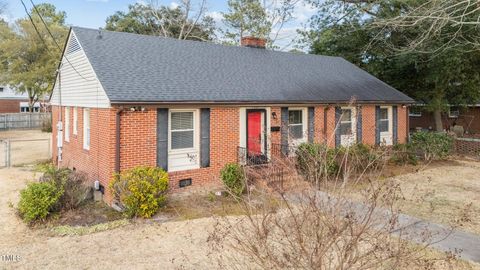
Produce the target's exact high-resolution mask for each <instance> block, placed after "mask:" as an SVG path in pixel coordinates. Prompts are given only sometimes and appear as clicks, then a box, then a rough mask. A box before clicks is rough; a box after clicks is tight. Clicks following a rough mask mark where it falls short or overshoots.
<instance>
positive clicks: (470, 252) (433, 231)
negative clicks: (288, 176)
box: [287, 191, 480, 263]
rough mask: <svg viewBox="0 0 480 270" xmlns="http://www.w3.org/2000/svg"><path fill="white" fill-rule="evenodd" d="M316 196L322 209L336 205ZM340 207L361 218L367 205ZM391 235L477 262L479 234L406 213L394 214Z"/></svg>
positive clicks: (382, 216) (380, 216)
mask: <svg viewBox="0 0 480 270" xmlns="http://www.w3.org/2000/svg"><path fill="white" fill-rule="evenodd" d="M310 195H311V194H310ZM315 196H316V197H315V198H316V200H317V201H318V203H319V204H321V205H322V207H328V205H330V206H334V205H337V204H336V202H337V200H336V199H335V198H334V197H332V196H331V195H329V194H327V193H325V192H322V191H316V194H315ZM306 198H307V197H306V195H305V194H298V193H297V194H289V195H287V199H288V200H289V201H291V202H296V203H299V202H301V201H304V200H305V199H306ZM309 198H311V197H309ZM341 207H343V208H344V209H345V211H349V212H352V211H353V212H355V215H356V217H357V218H359V219H361V218H362V215H363V214H367V213H368V209H369V207H368V206H367V205H365V204H363V203H359V202H353V201H348V202H342V206H341ZM374 215H375V220H386V221H388V220H390V219H391V218H392V215H394V214H393V213H392V212H391V211H390V210H388V209H384V208H380V207H377V208H376V209H375V210H374ZM377 226H378V227H382V228H385V224H378V225H377ZM390 233H392V234H394V235H397V236H400V237H401V238H402V239H406V240H410V241H413V242H416V243H419V244H427V243H429V246H430V247H433V248H435V249H437V250H440V251H444V252H452V253H453V254H455V255H457V256H459V257H460V258H462V259H465V260H470V261H473V262H477V263H480V235H476V234H473V233H467V232H463V231H460V230H454V229H451V228H449V227H447V226H445V225H440V224H437V223H432V222H429V221H427V220H423V219H419V218H416V217H413V216H409V215H405V214H397V223H396V226H395V228H394V229H393V230H390Z"/></svg>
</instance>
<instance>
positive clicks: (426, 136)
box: [411, 132, 453, 161]
mask: <svg viewBox="0 0 480 270" xmlns="http://www.w3.org/2000/svg"><path fill="white" fill-rule="evenodd" d="M452 146H453V138H452V137H450V136H448V135H447V134H445V133H435V132H416V133H414V134H412V136H411V147H412V149H415V150H416V151H418V152H419V153H421V154H422V155H423V159H424V160H426V161H430V160H438V159H444V158H446V157H448V155H449V154H450V151H451V150H452Z"/></svg>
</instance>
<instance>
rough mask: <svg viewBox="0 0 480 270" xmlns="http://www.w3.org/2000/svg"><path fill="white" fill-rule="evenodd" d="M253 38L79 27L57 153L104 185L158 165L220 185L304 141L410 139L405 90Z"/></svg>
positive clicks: (67, 64) (58, 90) (56, 97)
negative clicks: (237, 167)
mask: <svg viewBox="0 0 480 270" xmlns="http://www.w3.org/2000/svg"><path fill="white" fill-rule="evenodd" d="M245 41H248V43H247V45H248V46H249V47H233V46H222V45H216V44H212V43H207V42H197V41H180V40H176V39H170V38H162V37H154V36H144V35H136V34H129V33H118V32H109V31H103V30H102V31H99V30H92V29H85V28H78V27H73V28H72V29H71V31H70V34H69V39H68V42H67V45H66V48H65V51H64V56H63V58H62V60H63V61H62V64H61V67H60V74H59V76H58V77H57V81H56V84H55V87H54V91H53V94H52V97H51V100H50V101H51V104H52V113H53V123H54V131H53V134H54V137H55V138H54V140H55V141H57V143H55V144H53V154H54V155H53V156H54V157H55V161H58V162H59V164H60V165H61V166H68V167H70V168H75V169H76V170H81V171H85V172H86V173H88V175H89V176H90V178H91V179H92V180H99V181H100V183H101V184H102V185H103V186H104V187H107V186H108V183H109V181H110V180H111V179H112V176H113V174H114V173H115V172H118V171H123V170H126V169H129V168H132V167H134V166H138V165H146V166H158V167H161V168H164V169H165V170H167V171H168V172H169V177H170V187H171V188H172V189H173V190H175V189H178V188H181V187H184V186H186V185H192V186H197V187H198V186H203V185H207V184H218V183H219V181H218V179H219V172H220V170H221V168H222V167H223V166H224V165H225V164H226V163H229V162H238V161H240V162H241V161H245V160H248V161H249V162H252V161H254V162H268V160H269V158H270V157H271V156H272V155H273V154H275V153H274V152H275V151H277V150H278V152H282V153H283V154H284V155H288V154H291V153H288V151H289V148H290V147H289V146H292V145H298V144H299V143H301V142H307V141H310V142H319V143H325V142H327V143H328V144H329V145H330V146H331V147H335V146H340V145H349V144H351V143H355V142H362V143H365V144H369V145H374V144H381V143H385V144H388V145H391V144H394V143H396V142H400V143H403V142H405V141H406V138H407V135H408V126H407V123H408V121H407V120H408V115H407V107H408V105H409V104H411V103H412V102H413V100H412V99H410V98H409V97H408V96H406V95H404V94H402V93H401V92H399V91H397V90H395V89H394V88H392V87H390V86H388V85H387V84H385V83H383V82H382V81H380V80H378V79H377V78H375V77H373V76H372V75H370V74H368V73H367V72H365V71H363V70H361V69H360V68H358V67H356V66H355V65H353V64H351V63H349V62H347V61H346V60H344V59H342V58H338V57H327V56H317V55H306V54H305V55H304V54H293V53H285V52H274V51H270V50H266V49H264V47H262V46H263V45H264V42H263V41H262V40H259V39H253V38H249V39H248V40H244V42H245ZM244 44H245V43H244ZM65 57H68V60H69V61H66V60H65ZM352 98H353V99H355V100H356V103H354V104H351V103H350V101H351V99H352ZM60 117H61V118H60ZM60 121H61V122H62V123H61V124H59V125H58V126H62V125H63V130H64V132H63V133H62V132H61V131H60V132H58V129H57V123H59V122H60ZM336 123H339V125H338V126H339V128H338V129H336V128H335V127H336ZM59 147H60V148H59ZM59 150H60V151H59ZM59 153H60V154H59ZM57 159H58V160H57ZM106 195H107V196H106V200H107V201H108V202H110V201H111V195H110V194H109V193H108V192H107V194H106Z"/></svg>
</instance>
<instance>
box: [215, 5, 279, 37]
mask: <svg viewBox="0 0 480 270" xmlns="http://www.w3.org/2000/svg"><path fill="white" fill-rule="evenodd" d="M223 22H224V23H225V25H227V27H228V29H227V30H226V32H225V37H226V38H227V39H230V40H231V41H233V42H234V43H237V44H238V43H240V41H241V40H242V38H243V37H244V36H246V35H252V36H255V37H259V38H268V35H269V34H270V29H271V27H272V25H271V23H270V22H269V21H268V18H267V12H266V11H265V9H264V8H263V7H262V5H261V4H260V1H259V0H229V1H228V13H224V14H223Z"/></svg>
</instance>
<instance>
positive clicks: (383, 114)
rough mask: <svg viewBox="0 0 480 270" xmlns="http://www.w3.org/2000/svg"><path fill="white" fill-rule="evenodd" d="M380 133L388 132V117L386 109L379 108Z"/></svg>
mask: <svg viewBox="0 0 480 270" xmlns="http://www.w3.org/2000/svg"><path fill="white" fill-rule="evenodd" d="M379 121H380V132H389V131H390V130H389V126H390V120H389V117H388V108H380V119H379Z"/></svg>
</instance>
